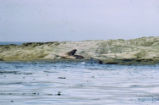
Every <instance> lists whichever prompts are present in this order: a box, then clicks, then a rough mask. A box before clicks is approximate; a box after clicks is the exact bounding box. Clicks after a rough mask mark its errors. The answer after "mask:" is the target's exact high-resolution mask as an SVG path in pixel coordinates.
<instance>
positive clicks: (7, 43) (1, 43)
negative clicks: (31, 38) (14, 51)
mask: <svg viewBox="0 0 159 105" xmlns="http://www.w3.org/2000/svg"><path fill="white" fill-rule="evenodd" d="M23 43H25V42H0V45H9V44H15V45H21V44H23Z"/></svg>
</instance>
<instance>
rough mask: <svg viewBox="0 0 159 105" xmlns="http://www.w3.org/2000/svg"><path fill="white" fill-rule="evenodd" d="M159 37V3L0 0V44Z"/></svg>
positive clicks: (143, 0)
mask: <svg viewBox="0 0 159 105" xmlns="http://www.w3.org/2000/svg"><path fill="white" fill-rule="evenodd" d="M143 36H159V0H0V41H12V42H13V41H16V42H17V41H79V40H107V39H121V38H123V39H131V38H138V37H143Z"/></svg>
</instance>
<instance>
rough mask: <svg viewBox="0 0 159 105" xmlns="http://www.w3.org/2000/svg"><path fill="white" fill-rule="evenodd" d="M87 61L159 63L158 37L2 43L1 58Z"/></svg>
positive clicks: (13, 59) (0, 47)
mask: <svg viewBox="0 0 159 105" xmlns="http://www.w3.org/2000/svg"><path fill="white" fill-rule="evenodd" d="M39 60H48V61H55V62H56V61H65V60H66V61H86V60H94V61H97V62H98V63H101V64H126V65H129V64H156V63H159V37H142V38H137V39H131V40H123V39H118V40H92V41H79V42H43V43H42V42H30V43H23V44H22V45H14V44H11V45H0V61H39Z"/></svg>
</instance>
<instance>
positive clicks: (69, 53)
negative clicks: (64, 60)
mask: <svg viewBox="0 0 159 105" xmlns="http://www.w3.org/2000/svg"><path fill="white" fill-rule="evenodd" d="M76 52H77V49H73V50H71V51H69V52H68V53H67V55H69V56H74V55H75V53H76Z"/></svg>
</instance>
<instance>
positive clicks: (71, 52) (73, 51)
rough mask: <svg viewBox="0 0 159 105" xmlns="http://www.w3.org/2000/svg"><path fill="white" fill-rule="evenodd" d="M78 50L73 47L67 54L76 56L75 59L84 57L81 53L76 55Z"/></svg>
mask: <svg viewBox="0 0 159 105" xmlns="http://www.w3.org/2000/svg"><path fill="white" fill-rule="evenodd" d="M76 52H77V49H73V50H71V51H69V52H67V53H66V55H67V56H71V57H75V59H83V58H84V57H83V56H81V55H75V53H76Z"/></svg>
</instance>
